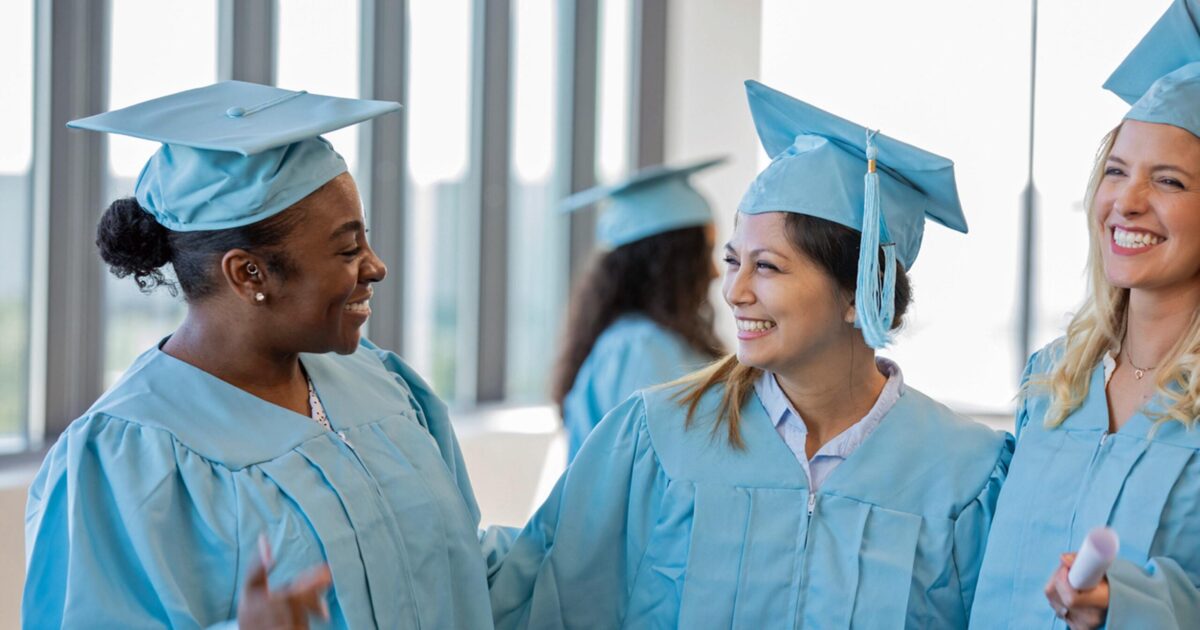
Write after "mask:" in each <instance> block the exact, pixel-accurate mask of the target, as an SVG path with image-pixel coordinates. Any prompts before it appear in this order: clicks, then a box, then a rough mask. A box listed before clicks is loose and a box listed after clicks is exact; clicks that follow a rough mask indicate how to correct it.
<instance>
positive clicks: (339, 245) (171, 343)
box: [162, 173, 387, 415]
mask: <svg viewBox="0 0 1200 630" xmlns="http://www.w3.org/2000/svg"><path fill="white" fill-rule="evenodd" d="M360 208H361V203H360V202H359V199H358V189H357V188H356V187H355V185H354V180H353V179H352V178H351V177H350V174H349V173H343V174H341V175H338V176H337V177H335V178H334V179H333V180H331V181H330V182H329V183H327V184H325V185H324V186H322V187H321V188H319V189H317V191H316V192H314V193H313V194H311V195H309V196H308V197H306V198H305V199H304V200H303V201H301V202H300V203H298V204H296V205H295V206H294V207H293V208H292V209H290V210H288V211H287V213H288V214H291V213H294V214H295V216H284V215H280V216H283V219H284V222H286V223H288V224H289V226H290V227H291V231H290V232H289V233H288V236H287V238H286V240H285V242H284V243H283V244H282V246H281V247H280V251H281V252H282V253H283V256H285V258H284V259H283V260H282V261H281V262H283V263H284V264H283V265H282V266H281V265H279V264H276V265H274V267H275V268H276V270H277V271H278V273H277V272H276V271H273V270H272V267H273V265H271V264H269V262H270V261H269V260H268V259H267V258H266V257H264V256H263V255H261V254H254V253H251V252H249V251H246V250H245V249H241V248H236V249H230V250H229V251H227V252H225V253H224V254H223V255H222V256H221V258H220V260H219V263H218V264H219V268H218V269H219V274H220V280H218V282H219V283H221V284H224V286H223V287H222V289H224V290H221V291H217V292H215V293H216V294H215V295H212V296H209V297H208V298H207V299H205V300H203V301H200V302H197V303H191V304H190V305H189V308H188V313H187V317H186V318H185V319H184V321H183V324H182V325H180V327H179V329H178V330H176V331H175V333H174V334H173V335H171V337H170V338H169V339H168V340H167V342H166V343H165V344H163V347H162V350H163V352H165V353H167V354H169V355H171V356H173V357H175V358H177V359H180V360H181V361H185V362H187V363H190V364H192V365H194V366H196V367H199V368H201V369H203V370H204V371H206V372H208V373H209V374H212V375H213V376H216V377H217V378H219V379H221V380H223V381H225V382H227V383H230V384H233V385H235V386H237V387H239V388H241V389H243V390H245V391H247V392H249V393H251V394H254V395H255V396H258V397H259V398H262V399H263V400H266V401H268V402H271V403H274V404H276V405H279V406H280V407H283V408H285V409H291V410H292V411H295V412H296V413H299V414H302V415H308V412H309V407H308V386H307V383H306V380H305V378H304V374H303V371H302V368H301V365H300V361H299V360H298V358H297V357H298V354H299V353H301V352H337V353H340V354H350V353H352V352H354V351H355V349H356V348H357V347H358V343H359V338H360V335H361V330H362V325H363V324H364V323H366V321H367V318H368V317H369V316H370V314H371V309H370V305H369V301H368V300H369V299H370V297H371V295H372V292H373V289H372V287H371V285H372V284H373V283H376V282H379V281H380V280H383V278H384V276H385V275H386V274H387V267H386V266H384V264H383V261H381V260H379V257H378V256H376V255H375V252H374V250H372V249H371V246H370V244H368V243H367V236H366V229H365V227H364V225H363V216H362V211H361V210H360ZM248 270H256V271H257V273H253V274H252V273H249V271H248ZM259 293H261V294H262V295H263V296H264V299H263V300H262V301H257V300H256V299H255V297H256V296H257V295H258V294H259Z"/></svg>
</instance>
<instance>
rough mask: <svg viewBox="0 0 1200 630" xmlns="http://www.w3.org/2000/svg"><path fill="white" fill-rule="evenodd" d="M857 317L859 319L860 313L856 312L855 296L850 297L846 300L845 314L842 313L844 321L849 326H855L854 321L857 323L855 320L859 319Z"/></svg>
mask: <svg viewBox="0 0 1200 630" xmlns="http://www.w3.org/2000/svg"><path fill="white" fill-rule="evenodd" d="M857 317H858V311H856V310H855V309H854V296H849V297H848V298H847V299H846V311H845V312H844V313H842V321H844V322H846V323H847V324H851V325H853V324H854V321H855V319H857Z"/></svg>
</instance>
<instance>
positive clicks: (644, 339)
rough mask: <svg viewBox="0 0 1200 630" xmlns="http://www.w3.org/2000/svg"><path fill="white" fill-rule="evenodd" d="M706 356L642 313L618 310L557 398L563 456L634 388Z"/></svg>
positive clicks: (685, 369) (694, 365) (669, 377)
mask: <svg viewBox="0 0 1200 630" xmlns="http://www.w3.org/2000/svg"><path fill="white" fill-rule="evenodd" d="M711 360H712V358H711V357H708V356H706V355H705V354H703V353H701V352H698V351H696V350H695V349H694V348H692V347H691V346H689V345H688V343H687V342H686V341H684V339H683V338H682V337H680V336H679V335H678V334H676V333H674V332H672V331H670V330H667V329H666V328H663V327H662V326H659V325H658V324H656V323H654V322H653V321H651V320H650V319H649V318H647V317H646V316H644V315H623V316H621V317H620V318H618V319H617V321H615V322H613V323H612V325H611V326H609V327H608V328H606V329H605V330H604V332H603V333H601V334H600V336H599V337H598V338H597V339H596V344H595V345H594V346H592V351H591V352H590V353H589V354H588V357H587V359H586V360H584V362H583V365H582V366H580V368H579V373H578V374H576V375H575V382H574V383H573V384H572V385H571V391H569V392H567V395H566V397H564V398H563V423H564V424H565V425H566V428H567V439H568V444H569V447H570V451H569V457H570V458H571V459H574V457H575V454H576V453H578V452H579V447H580V446H582V445H583V441H584V439H586V438H587V436H588V434H589V433H591V432H592V429H594V428H595V427H596V425H597V424H599V423H600V419H601V418H603V417H604V414H606V413H608V412H609V411H611V410H612V408H613V407H616V406H617V405H619V404H621V401H623V400H625V399H626V398H629V396H630V394H632V393H634V392H635V391H637V390H639V389H643V388H646V387H650V386H652V385H658V384H659V383H666V382H668V381H673V380H675V379H677V378H679V377H681V376H683V375H684V374H687V373H689V372H692V371H694V370H697V369H699V368H701V367H703V366H704V365H705V364H706V363H708V362H709V361H711Z"/></svg>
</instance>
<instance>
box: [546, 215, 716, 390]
mask: <svg viewBox="0 0 1200 630" xmlns="http://www.w3.org/2000/svg"><path fill="white" fill-rule="evenodd" d="M710 265H712V245H711V244H710V243H709V242H708V237H707V235H706V234H705V228H703V227H689V228H682V229H678V230H672V231H670V232H665V233H662V234H656V235H654V236H648V237H646V238H643V239H641V240H638V241H634V242H632V243H628V244H626V245H622V246H620V247H617V248H616V249H613V250H612V251H608V252H601V253H599V254H597V255H596V257H595V258H593V259H592V261H591V263H590V264H589V265H588V268H587V271H585V272H584V274H583V278H582V279H581V281H580V283H579V285H578V287H577V288H576V290H575V291H574V293H573V294H572V296H571V306H570V312H569V313H568V315H567V322H566V328H565V329H564V330H565V334H564V339H563V343H562V344H561V346H560V348H561V351H560V353H559V355H558V361H557V362H556V364H555V367H554V373H553V375H552V380H551V384H550V395H551V397H552V398H553V399H554V402H555V403H556V404H558V405H559V407H560V408H561V407H562V402H563V398H565V397H566V395H567V392H569V391H570V390H571V386H572V385H573V384H574V383H575V376H576V375H577V374H578V373H579V368H580V367H581V366H582V365H583V362H584V360H585V359H587V356H588V354H589V353H591V351H592V347H593V346H594V345H595V344H596V339H597V338H599V337H600V334H601V333H603V332H604V330H605V329H606V328H608V327H609V326H611V325H612V323H613V322H615V321H616V320H617V318H618V317H620V316H621V315H625V314H628V313H639V314H642V315H644V316H646V317H648V318H649V319H651V320H652V321H654V323H656V324H658V325H659V326H662V327H663V328H666V329H667V330H671V331H673V332H675V333H677V334H679V335H680V336H681V337H683V338H684V340H686V341H687V343H688V344H689V345H691V346H692V347H693V348H695V349H696V350H698V351H699V352H702V353H704V354H707V355H709V356H711V357H713V358H716V357H717V356H718V355H719V354H720V353H721V352H722V348H721V343H720V341H718V340H717V336H716V334H715V332H714V331H713V305H712V303H711V301H710V300H709V299H708V287H709V284H710V280H711V275H710V273H711V271H710V270H711V267H710Z"/></svg>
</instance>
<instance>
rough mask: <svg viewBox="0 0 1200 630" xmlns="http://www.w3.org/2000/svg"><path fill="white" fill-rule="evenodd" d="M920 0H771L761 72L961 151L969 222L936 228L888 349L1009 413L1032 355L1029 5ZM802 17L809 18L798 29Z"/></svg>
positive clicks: (947, 396)
mask: <svg viewBox="0 0 1200 630" xmlns="http://www.w3.org/2000/svg"><path fill="white" fill-rule="evenodd" d="M915 6H916V5H913V4H911V3H899V2H887V1H885V0H871V1H869V2H856V3H836V2H808V3H803V4H801V3H795V2H787V1H785V0H766V1H765V2H764V6H763V51H762V61H763V73H762V74H763V77H764V81H765V82H766V83H767V84H769V85H772V86H774V87H778V88H780V89H782V90H784V91H785V92H788V93H790V94H793V95H796V96H798V97H800V98H802V99H804V100H806V101H809V102H811V103H813V104H814V105H817V106H818V107H822V108H825V109H828V110H829V111H832V112H835V113H837V114H838V115H840V116H843V117H846V118H849V119H850V120H854V121H857V122H860V123H863V124H866V125H871V126H873V127H878V128H880V129H881V130H882V131H883V132H884V133H886V134H888V135H890V136H893V137H895V138H899V139H902V140H905V141H907V142H911V143H913V144H916V145H919V146H921V147H923V148H927V149H929V150H931V151H933V152H935V153H938V154H941V155H945V156H947V157H950V158H951V159H953V160H954V161H955V163H956V165H957V166H956V173H957V175H958V189H959V193H960V195H961V198H962V201H963V207H964V210H965V213H966V216H967V221H968V223H969V225H970V228H971V233H970V234H969V235H961V234H958V233H955V232H951V231H950V230H947V229H946V228H943V227H941V226H940V225H937V224H932V223H931V224H929V225H928V226H927V230H926V232H925V240H924V247H923V248H922V250H921V255H920V257H919V259H918V260H917V262H916V264H915V266H914V269H913V273H912V281H913V288H914V302H913V305H912V307H911V310H910V311H909V316H908V317H907V325H906V327H905V330H904V331H903V332H902V333H901V334H900V335H899V336H898V338H897V340H896V343H895V345H894V347H893V348H889V349H887V350H885V351H884V352H882V354H883V355H886V356H891V357H894V358H895V359H896V360H897V362H898V363H899V364H900V366H901V368H902V369H903V370H904V373H905V378H906V380H907V381H908V382H910V383H911V384H912V385H913V386H914V387H916V388H918V389H921V390H922V391H924V392H926V393H928V394H930V395H931V396H933V397H935V398H938V399H941V400H943V401H944V402H947V403H948V404H951V405H953V406H955V407H957V408H959V409H962V410H964V411H968V412H973V411H1000V412H1003V411H1005V410H1007V409H1008V408H1009V407H1010V405H1011V400H1012V397H1013V394H1014V393H1015V391H1016V378H1017V376H1018V375H1019V369H1020V365H1021V362H1022V361H1023V359H1024V357H1019V356H1018V352H1017V350H1016V342H1015V339H1016V331H1015V328H1014V327H1015V319H1014V317H1013V314H1014V306H1013V302H1014V297H1015V296H1016V295H1017V284H1016V282H1017V269H1018V261H1019V249H1018V246H1017V243H1018V242H1019V241H1018V235H1019V230H1020V222H1019V221H1020V208H1021V205H1020V204H1021V192H1022V190H1023V188H1024V184H1025V179H1026V168H1027V164H1028V159H1027V153H1028V143H1027V138H1028V122H1029V121H1028V111H1029V67H1030V56H1029V48H1030V46H1029V34H1030V7H1029V6H1028V4H1027V3H1009V2H994V3H964V2H959V1H957V0H931V1H929V2H924V3H921V4H920V8H919V9H917V8H915ZM864 15H869V16H870V19H863V16H864ZM803 25H812V28H804V33H805V35H804V37H796V33H797V32H798V31H797V29H798V28H803ZM830 51H837V53H836V54H830ZM964 347H968V348H970V353H964V352H963V348H964Z"/></svg>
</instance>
